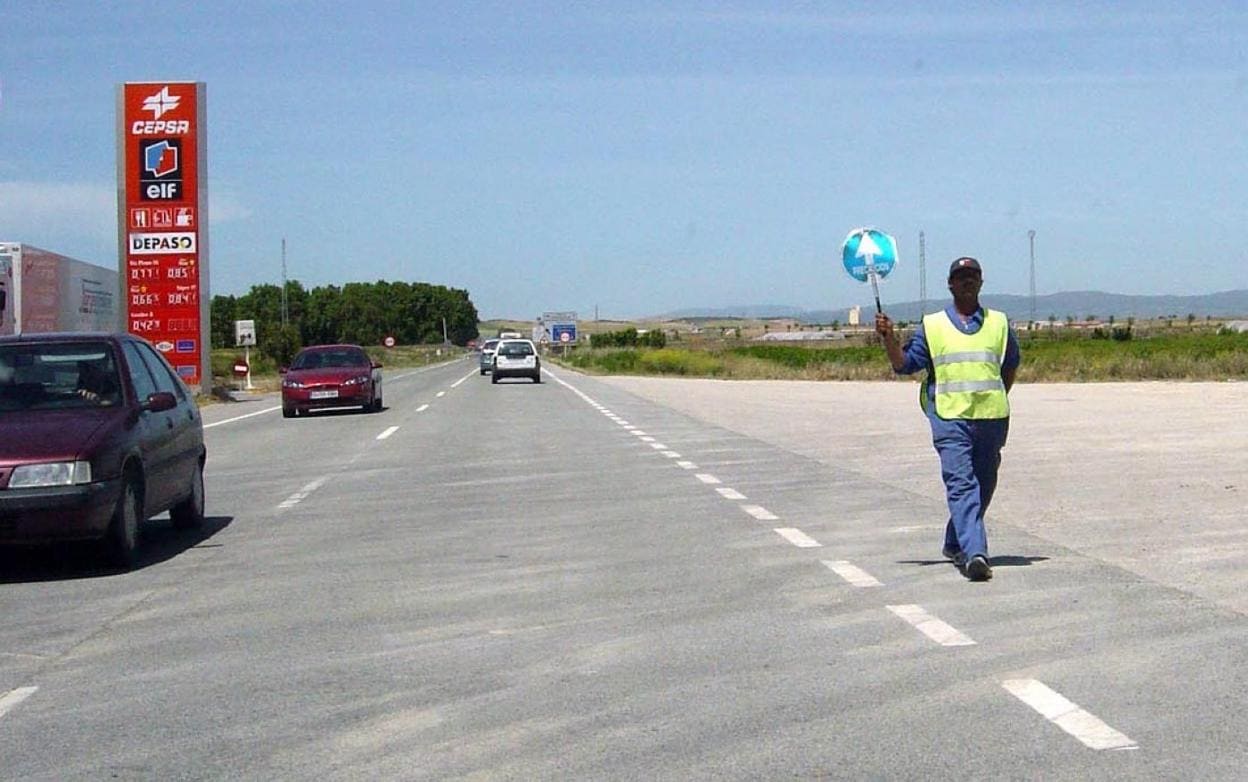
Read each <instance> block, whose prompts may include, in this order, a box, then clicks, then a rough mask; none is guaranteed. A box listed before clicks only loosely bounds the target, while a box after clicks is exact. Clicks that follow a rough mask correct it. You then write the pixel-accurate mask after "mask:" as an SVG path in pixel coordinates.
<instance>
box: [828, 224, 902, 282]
mask: <svg viewBox="0 0 1248 782" xmlns="http://www.w3.org/2000/svg"><path fill="white" fill-rule="evenodd" d="M841 263H843V264H845V271H847V272H849V276H850V277H853V278H854V279H855V280H857V281H858V282H867V281H868V280H869V279H870V278H871V274H872V273H874V274H875V276H876V277H877V278H879V279H883V278H884V277H887V276H888V274H889V272H891V271H892V270H893V267H894V266H895V265H897V240H896V239H894V238H893V237H891V236H889V235H888V234H886V233H884V232H883V231H877V230H875V229H874V228H855V229H854V230H852V231H850V232H849V236H846V237H845V244H844V245H842V246H841Z"/></svg>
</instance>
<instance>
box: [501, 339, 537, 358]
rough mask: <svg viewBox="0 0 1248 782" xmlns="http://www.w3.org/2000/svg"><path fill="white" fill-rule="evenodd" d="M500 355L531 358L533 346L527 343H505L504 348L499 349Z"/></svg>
mask: <svg viewBox="0 0 1248 782" xmlns="http://www.w3.org/2000/svg"><path fill="white" fill-rule="evenodd" d="M498 352H499V355H503V356H509V357H510V356H531V355H533V346H532V345H530V344H529V343H527V342H504V343H503V346H502V347H500V348H499V349H498Z"/></svg>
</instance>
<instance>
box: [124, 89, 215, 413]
mask: <svg viewBox="0 0 1248 782" xmlns="http://www.w3.org/2000/svg"><path fill="white" fill-rule="evenodd" d="M206 92H207V89H206V85H205V84H204V82H126V83H125V84H122V85H119V87H118V89H117V188H118V191H119V192H118V195H119V196H121V197H120V198H119V199H118V200H119V201H120V203H119V204H118V207H119V214H118V219H117V226H118V243H119V252H120V255H121V264H120V266H121V270H122V276H123V279H122V295H123V303H124V304H123V306H124V307H125V313H126V316H125V323H126V329H127V330H128V331H129V332H130V333H131V334H137V335H139V336H141V337H144V338H145V339H147V340H148V341H150V342H151V343H152V344H153V345H156V346H157V348H158V349H159V350H160V351H161V352H162V353H163V354H164V356H165V358H167V359H169V363H170V364H172V365H173V368H174V369H175V370H177V372H178V374H179V375H180V376H181V377H182V379H183V380H184V381H186V384H187V385H188V386H191V387H192V388H194V387H196V386H202V387H203V389H204V390H205V391H207V390H209V387H210V386H211V383H212V376H211V372H210V370H209V364H208V358H209V356H208V347H209V346H208V344H207V341H208V336H209V320H208V318H209V303H210V302H209V292H208V235H207V231H206V225H207V223H206V221H207V217H208V188H207V165H206V163H207V150H206V136H207V133H206V126H205V110H204V107H205V102H206Z"/></svg>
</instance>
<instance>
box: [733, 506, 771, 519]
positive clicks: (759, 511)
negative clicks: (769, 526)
mask: <svg viewBox="0 0 1248 782" xmlns="http://www.w3.org/2000/svg"><path fill="white" fill-rule="evenodd" d="M741 510H743V511H745V512H746V513H748V514H750V515H751V516H753V517H754V518H756V519H758V520H759V521H775V520H776V519H778V518H780V517H779V516H777V515H776V514H774V513H772V512H771V511H769V510H767V509H766V508H764V507H763V506H761V505H742V506H741Z"/></svg>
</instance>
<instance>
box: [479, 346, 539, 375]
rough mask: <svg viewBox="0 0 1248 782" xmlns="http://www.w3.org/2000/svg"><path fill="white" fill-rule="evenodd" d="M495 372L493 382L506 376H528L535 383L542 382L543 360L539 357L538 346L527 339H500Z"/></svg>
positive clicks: (495, 354) (495, 353)
mask: <svg viewBox="0 0 1248 782" xmlns="http://www.w3.org/2000/svg"><path fill="white" fill-rule="evenodd" d="M493 372H494V375H493V377H491V378H490V382H491V383H497V382H498V381H499V380H500V379H502V378H505V377H527V378H529V379H530V380H532V381H533V382H534V383H540V382H542V361H541V359H539V358H538V357H537V347H536V346H535V345H534V344H533V342H532V340H527V339H504V340H502V341H500V342H499V343H498V349H497V350H496V351H495V352H494V367H493Z"/></svg>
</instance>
